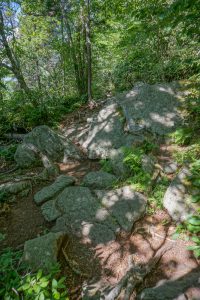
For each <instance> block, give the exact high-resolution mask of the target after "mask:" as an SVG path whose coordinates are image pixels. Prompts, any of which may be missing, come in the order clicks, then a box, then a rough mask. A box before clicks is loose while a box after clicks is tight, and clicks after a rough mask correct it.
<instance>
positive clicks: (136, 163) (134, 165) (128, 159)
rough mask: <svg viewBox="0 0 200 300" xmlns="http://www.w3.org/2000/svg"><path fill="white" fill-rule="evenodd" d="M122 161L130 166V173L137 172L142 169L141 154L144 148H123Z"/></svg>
mask: <svg viewBox="0 0 200 300" xmlns="http://www.w3.org/2000/svg"><path fill="white" fill-rule="evenodd" d="M123 150H124V157H125V158H124V163H125V164H126V165H127V166H128V167H129V168H130V170H131V172H132V174H138V173H140V172H141V169H142V156H143V155H144V150H143V149H141V148H133V149H132V148H124V149H123Z"/></svg>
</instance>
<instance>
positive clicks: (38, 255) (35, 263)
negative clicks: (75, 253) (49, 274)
mask: <svg viewBox="0 0 200 300" xmlns="http://www.w3.org/2000/svg"><path fill="white" fill-rule="evenodd" d="M65 238H66V235H65V234H64V233H63V232H57V233H52V232H50V233H48V234H46V235H43V236H40V237H38V238H35V239H33V240H29V241H27V242H25V245H24V253H23V261H25V262H26V263H28V264H29V266H30V267H31V269H32V270H34V271H36V270H38V269H43V270H45V271H49V270H50V269H51V267H52V266H53V265H55V264H56V263H57V262H58V254H59V251H60V248H61V245H62V243H63V242H64V239H65Z"/></svg>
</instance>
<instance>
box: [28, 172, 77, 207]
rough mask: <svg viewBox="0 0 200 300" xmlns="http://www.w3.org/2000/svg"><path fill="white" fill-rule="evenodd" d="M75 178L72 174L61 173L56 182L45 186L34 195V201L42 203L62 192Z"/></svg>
mask: <svg viewBox="0 0 200 300" xmlns="http://www.w3.org/2000/svg"><path fill="white" fill-rule="evenodd" d="M74 182H75V178H74V177H72V176H66V175H60V176H59V177H57V179H56V180H55V182H54V183H53V184H51V185H49V186H46V187H44V188H43V189H42V190H40V191H39V192H37V193H36V194H35V195H34V201H35V202H36V203H37V204H41V203H43V202H45V201H47V200H49V199H51V198H53V197H54V196H56V195H57V194H58V193H59V192H61V191H62V190H63V189H64V188H65V187H67V186H69V185H73V184H74Z"/></svg>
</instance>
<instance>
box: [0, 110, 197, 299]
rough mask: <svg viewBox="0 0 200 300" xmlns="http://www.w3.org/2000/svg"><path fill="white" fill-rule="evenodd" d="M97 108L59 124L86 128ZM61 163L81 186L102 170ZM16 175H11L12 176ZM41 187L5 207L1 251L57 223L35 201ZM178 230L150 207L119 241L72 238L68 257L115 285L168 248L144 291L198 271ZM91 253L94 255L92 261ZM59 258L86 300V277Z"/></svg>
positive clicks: (163, 152) (72, 290)
mask: <svg viewBox="0 0 200 300" xmlns="http://www.w3.org/2000/svg"><path fill="white" fill-rule="evenodd" d="M98 110H99V108H95V109H93V110H92V109H91V110H90V109H88V107H86V106H84V107H82V108H81V109H80V110H79V111H77V112H73V113H71V114H69V115H68V116H67V117H66V118H65V119H64V120H63V122H62V123H61V124H60V126H61V128H62V129H65V128H66V130H70V128H71V129H73V128H75V127H76V125H77V122H78V123H79V125H80V124H82V125H83V127H84V125H85V124H86V120H87V118H89V117H91V116H92V115H93V114H94V112H95V113H96V112H97V111H98ZM79 127H80V126H79ZM72 131H73V130H72ZM171 151H173V149H172V148H170V146H169V145H161V146H160V153H159V156H158V158H159V160H160V162H161V161H162V160H163V159H164V160H167V159H169V160H170V156H171ZM58 166H59V168H60V173H61V174H67V175H71V176H74V177H75V178H76V179H77V182H76V184H79V183H80V182H81V179H82V178H83V176H84V175H85V174H86V173H88V172H89V171H94V170H99V169H100V168H101V166H100V164H99V162H98V161H91V160H88V159H86V160H84V161H82V162H71V163H67V164H59V165H58ZM7 167H9V168H11V167H12V166H11V165H10V166H4V169H6V168H7ZM33 172H35V173H37V172H38V170H37V169H35V170H34V171H33ZM14 175H15V174H12V177H14ZM41 187H42V185H38V186H35V187H34V188H33V190H32V193H31V194H29V195H28V196H27V197H24V198H19V197H18V198H16V199H15V201H14V202H12V203H6V204H2V205H1V207H0V228H1V233H2V234H4V235H5V239H4V240H3V241H2V242H1V243H0V250H2V249H4V248H6V247H12V248H14V249H22V248H23V245H24V243H25V241H27V240H30V239H32V238H35V237H37V236H40V235H42V234H44V233H46V232H48V231H49V230H50V228H51V227H52V225H53V223H48V222H46V221H44V218H43V216H42V213H41V210H40V208H39V207H38V206H37V205H36V204H35V202H34V201H33V195H34V194H35V193H36V192H37V191H38V190H40V189H41ZM175 233H176V225H175V224H174V223H173V222H172V220H171V218H170V216H169V215H168V214H167V212H166V211H165V210H160V209H156V208H155V207H154V209H152V211H150V210H149V211H148V212H147V214H146V215H145V216H144V217H143V218H142V219H140V220H139V221H138V222H136V223H135V224H134V227H133V228H132V232H131V233H129V234H127V233H125V232H120V233H119V235H118V236H117V238H116V240H115V241H111V242H109V243H107V244H106V245H100V246H97V247H96V248H93V249H91V248H89V247H88V246H87V245H83V244H80V242H79V241H78V240H77V239H76V238H74V239H73V240H69V241H68V245H67V248H66V249H67V250H66V251H67V255H68V257H69V258H70V259H71V260H73V261H75V262H76V263H77V264H78V265H79V267H80V269H81V270H83V271H84V273H85V270H88V273H90V275H92V277H94V278H95V277H98V276H100V275H101V278H103V280H105V282H107V283H109V284H116V283H117V282H118V281H119V280H120V279H121V278H122V277H123V276H124V274H125V273H126V270H127V269H128V267H129V265H130V264H131V263H136V264H140V265H144V264H147V263H148V262H149V260H150V259H151V258H152V257H153V256H154V255H155V254H156V253H157V252H158V251H162V250H164V249H165V250H166V249H167V251H166V252H165V253H164V254H163V256H162V258H161V260H160V262H159V264H158V265H157V267H156V269H155V270H154V271H153V273H151V274H150V275H149V276H147V277H146V279H145V280H144V282H143V284H142V285H141V286H140V287H139V290H142V289H144V288H146V287H151V286H155V285H157V284H158V283H161V282H164V281H165V280H166V279H173V280H175V279H177V278H180V277H182V276H184V275H186V274H188V273H190V272H191V271H192V270H193V269H196V268H199V261H198V260H197V259H196V258H195V257H194V256H193V254H192V252H191V251H189V250H187V246H188V245H190V244H191V242H189V241H188V240H187V237H186V235H185V234H184V232H183V233H181V234H180V235H179V237H178V239H176V240H175V239H174V234H175ZM84 247H85V249H84ZM85 250H86V251H85ZM82 253H83V255H82ZM86 253H87V254H86ZM91 255H92V256H93V257H94V261H93V263H92V265H91ZM83 258H84V259H83ZM60 259H61V263H62V266H63V273H64V274H65V275H66V277H67V285H68V287H69V296H70V299H74V300H75V299H76V300H77V299H81V287H82V284H83V282H84V280H85V279H86V278H85V277H84V276H81V275H77V274H75V273H74V271H73V270H72V269H71V268H70V267H69V266H68V265H67V264H66V262H65V260H64V258H63V257H62V256H61V257H60ZM86 273H87V272H86ZM191 289H192V288H191ZM190 292H191V291H190V290H189V291H188V294H187V295H188V299H190V298H189V295H190ZM197 293H199V291H197ZM193 295H194V292H193ZM198 299H200V298H198Z"/></svg>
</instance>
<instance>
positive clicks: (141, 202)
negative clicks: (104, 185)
mask: <svg viewBox="0 0 200 300" xmlns="http://www.w3.org/2000/svg"><path fill="white" fill-rule="evenodd" d="M95 194H96V196H97V198H98V199H99V201H100V203H101V205H102V206H103V207H105V208H106V209H107V210H108V212H109V213H110V215H111V216H112V217H113V218H114V219H115V220H116V222H117V223H118V224H119V225H120V227H121V228H122V229H124V230H126V231H130V230H131V228H132V226H133V223H134V222H136V221H137V220H138V219H139V218H140V217H141V216H142V215H143V214H144V212H145V210H146V204H147V200H146V198H145V197H144V196H143V195H142V194H141V193H138V192H135V191H134V190H133V189H132V188H131V187H130V186H124V187H122V188H119V189H115V190H111V191H104V190H96V191H95Z"/></svg>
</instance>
